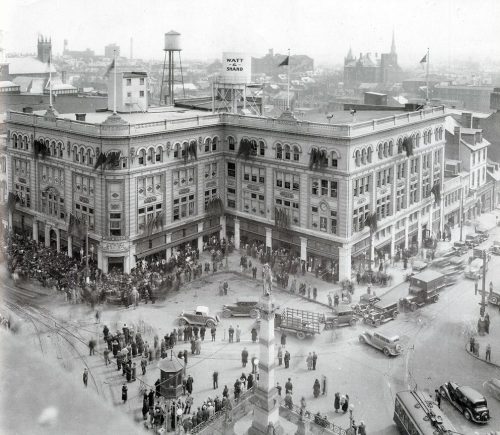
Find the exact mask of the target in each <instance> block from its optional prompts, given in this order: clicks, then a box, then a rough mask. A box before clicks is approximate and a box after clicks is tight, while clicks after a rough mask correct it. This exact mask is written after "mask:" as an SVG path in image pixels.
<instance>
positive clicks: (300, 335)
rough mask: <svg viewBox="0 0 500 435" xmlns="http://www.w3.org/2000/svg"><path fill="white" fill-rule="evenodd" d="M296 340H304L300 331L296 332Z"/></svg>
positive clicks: (303, 335) (303, 334)
mask: <svg viewBox="0 0 500 435" xmlns="http://www.w3.org/2000/svg"><path fill="white" fill-rule="evenodd" d="M297 338H298V339H299V340H303V339H304V338H306V334H305V333H304V332H302V331H297Z"/></svg>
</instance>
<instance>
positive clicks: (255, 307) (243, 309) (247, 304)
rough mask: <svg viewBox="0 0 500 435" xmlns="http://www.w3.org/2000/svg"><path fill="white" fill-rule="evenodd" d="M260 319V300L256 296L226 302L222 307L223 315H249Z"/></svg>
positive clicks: (226, 316)
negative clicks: (231, 302) (230, 302)
mask: <svg viewBox="0 0 500 435" xmlns="http://www.w3.org/2000/svg"><path fill="white" fill-rule="evenodd" d="M248 316H250V317H251V318H252V319H258V318H259V317H260V311H259V301H258V300H257V299H255V298H250V299H244V298H241V299H238V300H237V301H236V302H235V303H234V304H226V305H224V306H223V307H222V317H224V318H229V317H248Z"/></svg>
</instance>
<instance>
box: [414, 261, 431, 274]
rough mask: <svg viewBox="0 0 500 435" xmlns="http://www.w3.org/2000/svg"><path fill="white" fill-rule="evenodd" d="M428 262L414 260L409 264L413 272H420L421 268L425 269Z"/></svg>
mask: <svg viewBox="0 0 500 435" xmlns="http://www.w3.org/2000/svg"><path fill="white" fill-rule="evenodd" d="M427 266H428V264H427V263H426V262H425V261H419V260H416V261H414V262H413V264H412V265H411V269H412V271H413V272H422V270H424V269H427Z"/></svg>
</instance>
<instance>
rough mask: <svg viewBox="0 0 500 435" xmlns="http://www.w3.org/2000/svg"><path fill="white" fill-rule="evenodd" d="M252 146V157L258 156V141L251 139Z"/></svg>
mask: <svg viewBox="0 0 500 435" xmlns="http://www.w3.org/2000/svg"><path fill="white" fill-rule="evenodd" d="M250 144H251V146H252V150H251V151H250V153H251V155H252V156H256V155H257V141H256V140H255V139H250Z"/></svg>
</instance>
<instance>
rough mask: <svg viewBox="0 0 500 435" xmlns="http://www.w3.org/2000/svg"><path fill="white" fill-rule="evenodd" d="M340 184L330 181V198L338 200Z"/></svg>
mask: <svg viewBox="0 0 500 435" xmlns="http://www.w3.org/2000/svg"><path fill="white" fill-rule="evenodd" d="M337 189H338V182H337V181H330V197H331V198H337Z"/></svg>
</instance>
